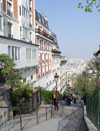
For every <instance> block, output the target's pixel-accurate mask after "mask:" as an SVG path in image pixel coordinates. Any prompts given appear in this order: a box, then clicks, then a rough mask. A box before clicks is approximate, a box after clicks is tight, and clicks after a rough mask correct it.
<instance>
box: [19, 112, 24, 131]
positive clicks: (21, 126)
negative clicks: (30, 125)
mask: <svg viewBox="0 0 100 131" xmlns="http://www.w3.org/2000/svg"><path fill="white" fill-rule="evenodd" d="M19 110H20V130H23V128H22V118H21V109H19Z"/></svg>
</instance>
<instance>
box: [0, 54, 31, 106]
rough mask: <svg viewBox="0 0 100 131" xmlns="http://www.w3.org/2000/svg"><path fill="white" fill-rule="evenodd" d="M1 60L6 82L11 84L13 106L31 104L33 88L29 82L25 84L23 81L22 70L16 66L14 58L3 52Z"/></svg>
mask: <svg viewBox="0 0 100 131" xmlns="http://www.w3.org/2000/svg"><path fill="white" fill-rule="evenodd" d="M0 62H1V64H2V66H3V69H2V71H1V73H2V74H3V76H4V78H5V79H6V83H7V84H10V85H11V88H10V98H11V104H12V106H23V105H25V104H28V105H29V101H30V99H31V97H32V94H33V89H31V88H30V86H29V83H28V84H26V85H25V84H24V83H22V82H21V79H22V76H21V74H20V70H18V69H16V68H15V66H16V64H15V63H14V60H12V59H11V58H9V56H8V55H6V54H1V55H0Z"/></svg>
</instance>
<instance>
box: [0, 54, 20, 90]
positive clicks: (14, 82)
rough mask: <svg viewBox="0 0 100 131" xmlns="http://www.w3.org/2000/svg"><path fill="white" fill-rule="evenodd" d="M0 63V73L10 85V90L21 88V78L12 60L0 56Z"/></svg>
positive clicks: (3, 55) (6, 56) (5, 56)
mask: <svg viewBox="0 0 100 131" xmlns="http://www.w3.org/2000/svg"><path fill="white" fill-rule="evenodd" d="M0 61H1V64H2V66H3V69H2V71H1V73H2V74H3V76H4V78H5V80H6V83H7V84H10V85H11V89H13V88H17V87H19V86H22V82H21V81H20V80H21V79H22V76H21V74H20V70H18V69H15V66H16V64H15V63H14V60H12V59H11V58H9V56H8V55H6V54H1V55H0Z"/></svg>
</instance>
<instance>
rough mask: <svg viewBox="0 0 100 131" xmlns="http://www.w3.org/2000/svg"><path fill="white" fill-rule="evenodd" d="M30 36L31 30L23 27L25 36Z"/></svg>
mask: <svg viewBox="0 0 100 131" xmlns="http://www.w3.org/2000/svg"><path fill="white" fill-rule="evenodd" d="M28 36H29V30H28V29H26V28H23V37H24V38H28Z"/></svg>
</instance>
